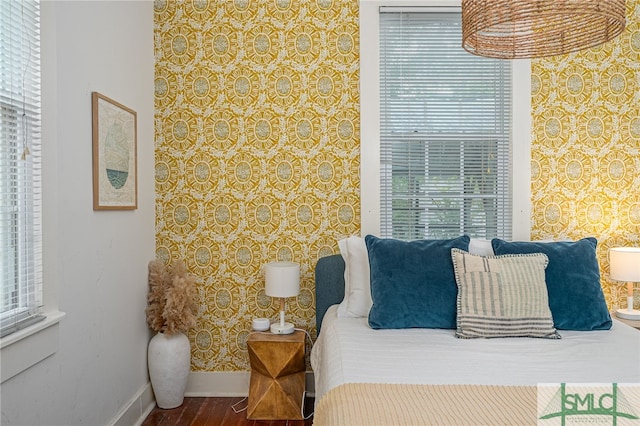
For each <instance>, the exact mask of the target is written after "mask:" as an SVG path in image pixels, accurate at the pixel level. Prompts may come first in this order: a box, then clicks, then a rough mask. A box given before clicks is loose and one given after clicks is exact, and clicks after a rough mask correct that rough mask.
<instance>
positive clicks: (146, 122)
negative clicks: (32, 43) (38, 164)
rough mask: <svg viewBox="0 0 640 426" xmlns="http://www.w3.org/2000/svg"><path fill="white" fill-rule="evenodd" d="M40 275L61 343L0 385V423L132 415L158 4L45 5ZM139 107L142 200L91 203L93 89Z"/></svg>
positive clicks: (150, 207) (143, 330)
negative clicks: (132, 206)
mask: <svg viewBox="0 0 640 426" xmlns="http://www.w3.org/2000/svg"><path fill="white" fill-rule="evenodd" d="M42 42H43V51H42V65H43V79H42V81H43V174H44V176H43V186H44V189H43V191H44V200H43V206H44V207H43V210H44V282H45V286H46V289H45V296H46V302H47V303H49V304H53V305H55V304H56V303H57V305H58V307H59V309H60V311H63V312H65V313H66V317H65V318H64V319H63V320H62V322H61V323H60V334H59V350H58V352H57V353H55V354H54V355H52V356H51V357H49V358H47V359H45V360H43V361H41V362H40V363H38V364H36V365H34V366H33V367H31V368H29V369H28V370H26V371H24V372H22V373H20V374H18V375H17V376H15V377H13V378H11V379H9V380H8V381H6V382H4V383H2V385H1V389H0V392H1V393H2V400H1V404H2V405H1V408H2V417H1V421H0V423H2V425H3V426H6V425H103V424H109V423H112V422H114V421H115V420H117V419H119V420H120V422H121V423H123V424H126V423H131V421H132V420H131V419H134V420H135V419H136V418H137V415H140V414H141V413H140V411H141V410H144V409H145V408H146V407H143V406H142V405H143V404H141V399H140V398H139V397H140V396H141V395H148V394H149V391H148V389H149V388H148V375H147V364H146V348H147V342H148V340H149V338H150V332H149V330H148V329H147V326H146V322H145V315H144V308H145V306H146V291H147V263H148V261H149V260H151V259H152V258H153V256H154V247H155V234H154V221H155V214H154V181H153V175H154V147H153V138H154V132H153V75H154V57H153V3H152V2H151V1H148V0H147V1H126V2H125V1H45V2H44V3H43V6H42ZM92 91H98V92H100V93H102V94H103V95H105V96H108V97H110V98H112V99H114V100H116V101H118V102H120V103H122V104H124V105H125V106H127V107H129V108H132V109H133V110H135V111H136V112H137V116H138V209H137V210H133V211H93V208H92V166H91V164H92V144H91V92H92Z"/></svg>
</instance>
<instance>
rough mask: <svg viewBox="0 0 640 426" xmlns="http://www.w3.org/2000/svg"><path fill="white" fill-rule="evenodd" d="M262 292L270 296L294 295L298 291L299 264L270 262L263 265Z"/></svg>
mask: <svg viewBox="0 0 640 426" xmlns="http://www.w3.org/2000/svg"><path fill="white" fill-rule="evenodd" d="M264 280H265V289H264V292H265V293H266V295H267V296H271V297H294V296H297V295H298V293H300V265H298V264H297V263H293V262H271V263H267V264H266V265H264Z"/></svg>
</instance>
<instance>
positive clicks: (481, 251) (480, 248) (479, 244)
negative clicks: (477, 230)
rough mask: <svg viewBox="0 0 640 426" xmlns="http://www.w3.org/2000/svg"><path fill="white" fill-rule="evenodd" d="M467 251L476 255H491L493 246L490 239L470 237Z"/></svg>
mask: <svg viewBox="0 0 640 426" xmlns="http://www.w3.org/2000/svg"><path fill="white" fill-rule="evenodd" d="M469 253H470V254H475V255H478V256H493V255H494V253H493V247H492V246H491V240H483V239H480V238H471V240H470V241H469Z"/></svg>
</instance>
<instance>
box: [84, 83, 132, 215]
mask: <svg viewBox="0 0 640 426" xmlns="http://www.w3.org/2000/svg"><path fill="white" fill-rule="evenodd" d="M91 105H92V108H91V109H92V119H93V120H92V128H93V129H92V133H93V135H92V136H93V137H92V139H93V209H94V210H135V209H137V208H138V159H137V133H138V123H137V121H138V116H137V113H136V112H135V111H134V110H132V109H130V108H127V107H126V106H124V105H122V104H121V103H119V102H116V101H114V100H113V99H110V98H108V97H106V96H104V95H102V94H100V93H98V92H92V93H91Z"/></svg>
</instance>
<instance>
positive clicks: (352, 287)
mask: <svg viewBox="0 0 640 426" xmlns="http://www.w3.org/2000/svg"><path fill="white" fill-rule="evenodd" d="M338 247H339V248H340V254H341V255H342V258H343V259H344V265H345V268H344V299H343V300H342V302H341V303H340V305H339V306H338V317H342V318H345V317H351V318H357V317H366V316H368V315H369V310H370V309H371V305H372V304H373V301H372V300H371V283H370V277H369V254H368V252H367V245H366V244H365V242H364V238H361V237H356V236H351V237H348V238H345V239H342V240H340V241H338Z"/></svg>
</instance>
